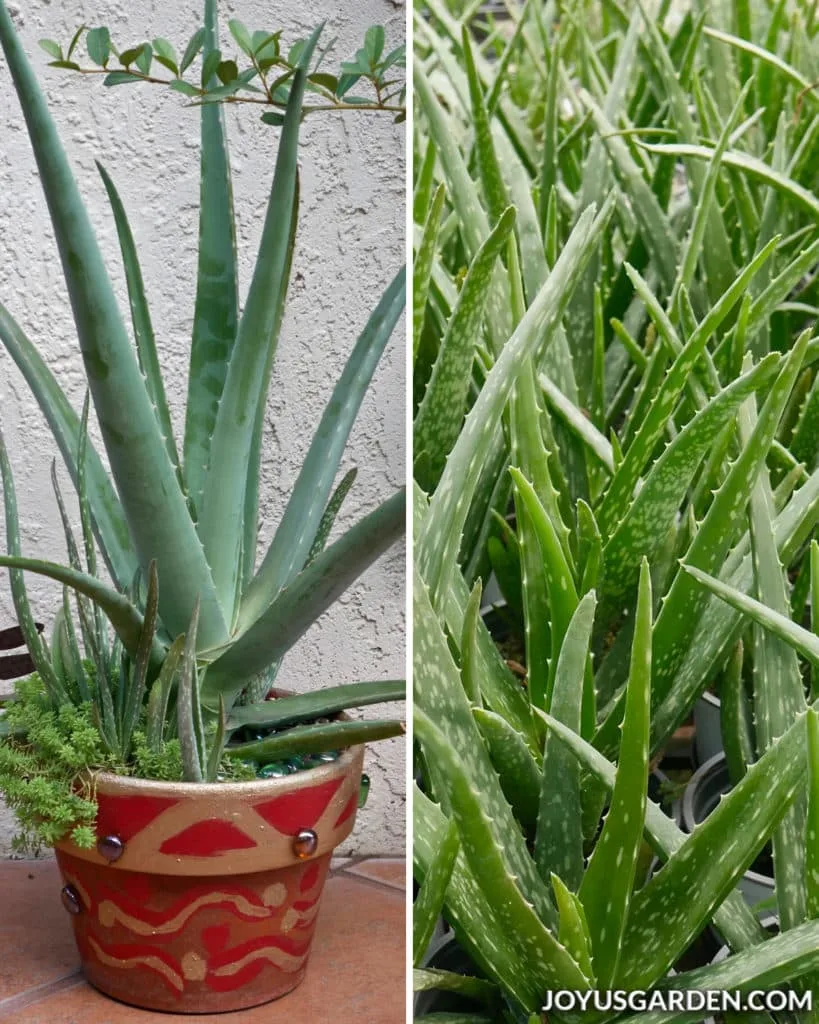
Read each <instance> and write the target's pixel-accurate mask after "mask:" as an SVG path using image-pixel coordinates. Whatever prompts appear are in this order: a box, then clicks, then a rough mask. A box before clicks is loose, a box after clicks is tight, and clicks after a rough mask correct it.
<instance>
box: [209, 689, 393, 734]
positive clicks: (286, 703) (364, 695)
mask: <svg viewBox="0 0 819 1024" xmlns="http://www.w3.org/2000/svg"><path fill="white" fill-rule="evenodd" d="M406 692H407V684H406V682H405V681H404V680H403V679H385V680H383V681H379V682H374V683H347V684H345V685H344V686H330V687H327V689H325V690H317V691H316V692H314V693H299V694H294V695H293V696H285V697H276V698H275V700H265V701H262V703H261V704H243V705H242V706H241V707H235V708H234V709H233V710H232V711H231V713H230V717H229V718H228V728H229V729H238V728H240V727H241V726H243V725H257V726H264V727H274V728H277V729H278V728H281V727H283V726H287V725H294V724H295V723H297V722H305V721H311V720H312V719H316V718H327V717H329V716H330V715H336V714H338V712H339V711H346V710H347V708H363V707H365V706H366V705H368V704H380V703H382V702H383V701H390V700H403V699H404V698H405V696H406Z"/></svg>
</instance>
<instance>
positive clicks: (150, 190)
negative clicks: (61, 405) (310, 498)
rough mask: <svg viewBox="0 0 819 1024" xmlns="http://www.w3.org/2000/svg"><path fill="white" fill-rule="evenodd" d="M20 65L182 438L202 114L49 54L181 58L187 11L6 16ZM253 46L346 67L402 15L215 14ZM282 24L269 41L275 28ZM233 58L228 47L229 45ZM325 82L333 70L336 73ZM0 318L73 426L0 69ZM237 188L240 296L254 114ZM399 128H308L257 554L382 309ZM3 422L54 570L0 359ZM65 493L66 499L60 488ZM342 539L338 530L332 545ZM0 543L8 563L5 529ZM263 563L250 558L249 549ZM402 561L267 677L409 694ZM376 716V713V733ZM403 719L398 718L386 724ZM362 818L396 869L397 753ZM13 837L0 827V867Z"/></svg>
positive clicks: (18, 6)
mask: <svg viewBox="0 0 819 1024" xmlns="http://www.w3.org/2000/svg"><path fill="white" fill-rule="evenodd" d="M10 8H11V11H12V15H13V16H14V18H15V21H16V24H17V27H18V30H19V31H20V33H21V35H22V38H23V40H24V44H25V47H26V50H27V52H28V53H29V55H30V57H31V58H32V59H33V61H34V64H35V66H36V68H37V70H38V73H39V75H40V80H41V82H43V83H44V84H45V87H46V90H47V95H48V98H49V100H50V102H51V109H52V111H53V114H54V116H55V118H56V120H57V123H58V126H59V128H60V131H61V135H62V138H63V142H64V144H65V145H66V147H67V149H68V153H69V156H70V159H71V161H72V164H73V167H74V169H75V173H76V174H77V177H78V179H79V182H80V187H81V190H82V192H83V194H84V196H85V197H86V199H87V203H88V205H89V208H90V212H91V217H92V220H93V222H94V225H95V227H96V228H97V230H98V234H99V238H100V240H101V244H102V247H103V250H104V253H105V256H106V259H107V261H108V264H109V267H110V268H111V271H112V274H113V277H114V280H115V283H116V286H117V292H118V295H119V297H120V300H121V303H122V308H123V310H127V302H126V300H125V294H126V293H125V287H124V279H123V275H122V273H121V270H120V264H119V255H118V247H117V242H116V235H115V231H114V226H113V220H112V217H111V216H110V213H109V210H108V207H107V201H106V197H105V193H104V189H103V186H102V183H101V180H100V178H99V176H98V174H97V171H96V169H95V166H94V160H95V159H99V160H100V161H101V162H102V163H103V164H104V165H105V167H106V168H107V170H108V171H109V173H110V174H111V176H112V177H113V179H114V181H115V183H116V185H117V187H118V189H119V191H120V193H121V196H122V199H123V202H124V204H125V207H126V209H127V211H128V213H129V216H130V218H131V225H132V228H133V230H134V233H135V236H136V240H137V245H138V249H139V252H140V254H141V259H142V269H143V274H144V276H145V280H146V287H147V292H148V296H149V300H150V302H151V306H152V315H153V320H154V327H155V330H156V333H157V337H158V343H159V346H160V359H161V362H162V368H163V371H164V375H165V380H166V387H167V390H168V392H169V397H170V400H171V403H172V406H173V408H172V414H173V417H174V424H175V427H176V433H177V437H179V438H181V436H182V415H183V406H184V396H185V390H186V377H187V357H188V345H189V336H190V326H191V317H192V309H193V297H194V282H195V250H196V242H197V216H198V180H199V166H198V149H197V146H198V133H199V118H198V112H197V111H195V110H192V109H187V108H185V107H184V105H183V101H182V98H181V97H178V96H175V95H173V94H171V93H168V92H166V91H165V90H163V89H160V88H156V87H154V88H149V87H145V86H122V87H120V88H114V89H104V88H103V87H102V85H101V82H100V81H99V80H91V79H82V78H80V76H78V75H74V74H71V73H69V72H65V71H60V70H57V69H54V68H48V67H47V66H46V65H47V61H48V59H49V58H48V57H47V56H46V54H45V53H44V52H43V51H42V50H41V49H40V48H39V46H38V45H37V40H38V39H39V38H41V37H43V36H46V37H50V38H53V39H57V40H59V41H60V42H61V43H63V44H65V43H67V41H68V40H69V39H70V37H71V35H72V32H73V30H74V29H75V28H76V27H77V26H78V25H79V24H81V23H82V22H85V23H87V24H91V25H94V24H104V25H108V26H109V27H110V29H111V31H112V34H113V36H114V39H115V41H116V42H117V43H119V44H120V45H131V44H132V43H136V42H138V41H141V40H143V39H145V38H152V37H153V36H155V35H161V36H165V37H166V38H168V39H170V40H171V41H172V42H173V43H174V44H176V45H177V48H178V51H179V52H181V50H182V49H184V45H185V42H186V41H187V39H188V38H189V37H190V35H191V34H192V32H193V30H194V28H195V27H196V26H197V25H198V24H199V23H200V21H201V16H202V15H201V8H202V5H201V4H200V3H197V2H191V0H185V2H183V3H170V4H169V3H161V2H159V0H129V2H127V3H126V2H124V0H116V2H112V0H96V2H91V0H87V2H82V0H67V2H64V3H60V4H55V3H51V2H50V0H25V2H24V3H23V2H19V0H11V3H10ZM234 16H235V17H238V18H240V19H241V20H243V21H244V22H245V24H247V25H248V27H249V28H250V29H251V30H254V29H257V28H265V29H267V28H270V29H271V31H272V30H277V29H279V28H284V29H285V36H284V38H285V40H287V39H290V40H293V39H295V38H298V37H299V36H303V35H304V34H306V31H307V30H309V29H311V28H312V27H313V26H314V25H315V24H316V23H318V22H319V21H320V20H322V19H327V21H328V29H327V31H328V33H330V34H331V35H333V36H337V37H338V42H337V45H336V51H335V53H336V56H337V57H338V60H341V59H346V58H348V57H352V55H353V54H354V52H355V50H356V48H357V47H358V46H360V45H361V41H362V39H363V35H364V31H365V29H366V27H367V26H368V25H370V24H373V23H383V24H385V25H386V26H387V43H388V47H389V46H391V45H397V44H398V42H400V40H402V39H403V36H404V20H405V10H404V6H403V2H401V0H356V2H355V3H348V4H343V5H339V4H337V3H334V2H332V0H280V2H279V3H276V4H275V5H271V4H269V3H265V2H262V0H229V2H223V3H222V4H220V17H221V21H222V26H223V31H222V39H223V43H224V44H225V45H224V48H225V50H227V49H228V47H229V48H230V52H231V53H233V52H234V51H235V46H234V45H233V41H232V39H229V37H228V33H227V21H228V19H229V18H230V17H234ZM274 22H275V23H274ZM228 40H229V41H228ZM336 67H337V64H336ZM0 98H2V99H1V100H0V111H2V113H0V301H2V302H3V303H4V304H5V305H6V306H7V307H8V308H9V309H10V310H11V312H12V313H13V315H14V316H15V317H16V318H17V320H18V322H19V323H20V324H21V325H22V327H23V329H24V330H25V331H26V332H27V333H28V335H29V337H30V338H31V339H32V340H33V341H34V342H35V343H36V344H37V346H38V347H39V349H40V351H41V353H42V354H43V356H44V358H45V359H46V361H47V362H48V364H49V365H50V367H51V368H52V370H53V371H54V372H55V373H56V374H57V376H58V379H59V380H60V381H61V383H62V385H63V387H64V389H65V390H66V392H67V394H68V396H69V399H70V400H71V401H72V403H73V404H74V405H75V407H76V408H77V409H79V408H80V407H81V404H82V400H83V394H84V379H83V375H82V363H81V359H80V355H79V349H78V345H77V342H76V337H75V333H74V326H73V322H72V320H71V315H70V309H69V305H68V300H67V295H66V292H65V288H64V285H63V281H62V277H61V272H60V266H59V261H58V257H57V251H56V246H55V244H54V240H53V235H52V232H51V229H50V225H49V221H48V217H47V211H46V205H45V201H44V198H43V195H42V192H41V190H40V187H39V182H38V179H37V175H36V169H35V164H34V159H33V157H32V154H31V150H30V146H29V142H28V137H27V135H26V132H25V129H24V126H23V121H22V116H21V113H20V110H19V107H18V104H17V100H16V97H15V95H14V92H13V88H12V85H11V81H10V78H9V75H8V73H7V70H6V68H5V65H4V62H3V60H2V57H1V56H0ZM227 113H228V124H229V133H230V144H231V152H232V157H233V187H234V196H235V204H236V215H237V225H238V228H237V229H238V244H239V253H240V277H241V286H242V294H243V295H244V293H245V290H246V288H247V284H248V281H249V278H250V273H251V268H252V264H253V260H254V258H255V253H256V250H257V246H258V240H259V236H260V232H261V224H262V218H263V213H264V208H265V202H266V197H267V190H268V189H269V184H270V180H271V177H272V170H273V161H274V157H275V150H276V144H277V138H278V133H277V131H276V130H275V129H271V128H270V127H268V126H265V125H262V124H260V123H259V121H258V116H257V111H256V110H254V108H252V107H249V106H243V107H239V108H233V109H230V110H228V112H227ZM403 135H404V129H403V127H401V126H395V125H393V124H392V121H391V119H390V118H389V117H388V116H385V115H378V114H354V115H351V114H346V115H340V114H332V115H328V116H326V117H324V119H323V120H319V119H318V116H315V117H314V118H310V119H308V121H307V123H306V124H305V128H304V133H303V145H302V150H301V219H300V232H299V239H298V249H297V254H296V258H295V261H294V266H293V282H292V285H291V289H290V296H289V302H288V309H287V314H286V317H285V321H284V325H283V330H282V335H281V341H280V345H279V351H278V356H277V363H276V367H275V369H274V375H273V381H272V387H271V395H270V400H269V407H268V417H267V424H266V431H265V438H264V449H263V474H262V485H261V486H262V520H263V525H262V530H261V538H260V540H261V544H262V545H265V543H266V541H268V540H269V538H270V536H271V534H272V532H273V530H274V528H275V525H276V523H277V521H278V519H279V516H280V514H281V511H282V509H283V503H284V501H285V499H286V496H287V495H288V494H289V490H290V487H291V485H292V483H293V481H294V480H295V476H296V473H297V471H298V468H299V466H300V464H301V460H302V458H303V456H304V454H305V452H306V450H307V446H308V444H309V441H310V438H311V435H312V431H313V428H314V426H315V424H316V423H317V421H318V418H319V416H320V415H321V411H322V409H323V407H324V403H325V401H326V399H327V397H328V396H329V393H330V391H331V389H332V386H333V384H334V382H335V380H336V378H337V376H338V375H339V373H340V372H341V369H342V367H343V365H344V362H345V359H346V357H347V354H348V353H349V351H350V348H351V347H352V345H353V343H354V341H355V338H356V337H357V334H358V332H359V330H360V329H361V328H362V327H363V325H364V323H365V322H366V319H367V317H368V315H369V311H370V310H371V309H372V307H373V306H374V304H375V302H376V301H377V298H378V296H379V295H380V294H381V292H382V291H383V289H384V287H385V286H386V285H387V283H388V282H389V281H390V279H391V278H392V276H393V274H394V273H395V271H396V270H397V269H398V267H399V266H400V265H401V262H402V261H403V258H404V165H403V160H404V140H403ZM403 337H404V331H403V326H402V327H400V328H399V330H397V331H396V333H395V335H394V337H393V340H392V342H391V344H390V346H389V348H388V350H387V353H386V354H385V356H384V358H383V360H382V362H381V365H380V367H379V369H378V371H377V373H376V377H375V380H374V383H373V386H372V388H371V391H370V393H369V395H368V397H367V398H366V400H365V403H364V406H363V408H362V410H361V413H360V415H359V419H358V421H357V424H356V426H355V428H354V433H353V437H352V440H351V445H350V447H349V450H348V453H347V455H346V457H345V459H344V462H343V467H342V468H343V469H347V468H349V467H351V466H357V467H358V479H357V482H356V485H355V487H354V489H353V491H352V493H351V495H350V497H349V498H348V499H347V503H346V506H345V509H344V512H343V515H342V516H341V517H340V525H341V526H344V525H349V524H351V523H352V522H353V521H354V520H355V519H356V518H357V517H359V516H360V515H362V514H364V513H365V512H367V511H369V510H370V509H372V508H373V507H375V505H376V504H377V502H378V501H380V500H382V499H383V498H385V497H387V496H388V495H389V494H390V493H391V492H392V491H393V490H394V489H395V488H396V487H398V486H400V485H401V484H402V483H403V481H404V475H405V460H404V341H403ZM0 423H2V428H3V430H4V432H5V436H6V440H7V443H8V446H9V449H10V452H11V456H12V462H13V468H14V472H15V478H16V483H17V492H18V500H19V505H20V513H21V518H22V523H23V530H22V534H23V546H24V551H25V553H26V554H29V555H36V556H39V557H44V558H49V559H54V560H60V561H64V560H65V554H64V543H63V539H62V531H61V528H60V525H59V519H58V515H57V510H56V506H55V502H54V500H53V496H52V492H51V485H50V480H49V470H50V463H51V459H52V457H53V455H54V454H55V453H56V447H55V445H54V443H53V441H52V439H51V436H50V434H49V431H48V428H47V426H46V423H45V421H44V419H43V417H42V416H41V415H40V412H39V409H38V407H37V405H36V404H35V402H34V401H33V399H32V398H31V396H30V394H29V392H28V389H27V386H26V384H25V382H24V381H23V379H22V377H21V376H20V375H19V373H18V372H17V369H16V367H15V366H14V364H13V363H12V360H11V359H10V358H9V357H8V356H7V355H6V353H5V351H3V350H0ZM63 480H64V488H63V489H64V491H70V485H69V483H68V481H67V478H66V477H65V475H63ZM337 529H338V527H337ZM0 543H2V544H3V545H5V538H4V535H3V526H2V523H1V522H0ZM263 549H264V548H263V547H262V548H261V550H263ZM404 570H405V555H404V549H403V545H399V546H396V547H395V548H393V550H392V551H391V552H390V553H389V554H388V555H387V556H385V557H384V558H382V559H381V561H380V562H378V563H377V564H376V565H375V566H374V567H373V568H371V569H370V570H369V571H368V572H367V574H366V575H365V576H364V577H362V579H361V580H360V581H359V582H358V584H357V585H356V586H355V587H354V588H353V589H351V590H350V591H348V593H347V595H345V597H344V598H343V599H342V600H341V601H340V602H339V604H338V606H337V607H335V608H334V609H333V610H332V611H331V612H330V613H328V614H327V615H326V616H325V617H324V618H323V619H322V620H321V621H320V622H319V623H318V624H317V625H316V626H314V627H313V628H312V629H311V630H310V631H309V633H308V634H307V635H306V636H305V637H304V638H303V640H302V641H301V642H300V643H299V645H298V647H297V648H294V649H293V651H292V652H291V653H290V654H289V655H288V657H287V659H286V661H285V663H284V665H283V668H282V671H281V673H280V676H279V680H280V684H281V685H282V686H286V687H291V688H293V689H296V690H301V689H309V688H311V687H315V686H317V685H321V684H325V685H326V684H329V683H337V682H350V681H354V680H359V679H379V678H400V677H403V675H404V633H405V622H404V575H405V572H404ZM30 584H31V585H30V592H31V595H32V598H33V600H34V605H35V613H36V614H37V615H38V616H40V617H42V618H43V619H44V621H46V622H49V623H50V621H51V617H52V614H53V612H52V609H53V608H54V607H55V599H59V594H60V590H59V587H57V586H55V585H53V584H51V583H48V582H42V581H38V580H34V579H32V580H31V581H30ZM12 621H13V607H12V603H11V597H10V592H9V588H8V581H7V579H6V578H2V579H0V625H5V624H8V623H10V622H12ZM383 710H384V709H383V708H374V709H370V711H369V713H370V714H371V715H372V716H375V717H378V716H379V715H380V714H382V713H383ZM391 710H399V709H397V708H396V709H391ZM367 770H368V771H369V774H370V776H371V778H372V788H371V795H370V801H369V804H368V806H367V808H366V810H365V811H364V812H362V813H361V814H360V816H359V821H358V825H357V827H356V830H355V832H354V833H353V835H352V836H351V837H350V839H349V840H348V842H347V844H346V846H345V847H344V849H343V850H342V851H340V852H345V853H400V852H403V840H404V789H405V787H404V743H403V740H394V741H389V742H385V743H380V744H378V745H376V746H375V747H374V748H372V749H371V750H370V752H369V754H368V769H367ZM11 827H12V826H11V822H10V819H9V816H8V814H7V813H5V816H0V855H3V854H5V853H7V852H8V846H7V843H8V839H9V835H10V831H11Z"/></svg>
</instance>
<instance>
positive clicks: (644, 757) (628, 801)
mask: <svg viewBox="0 0 819 1024" xmlns="http://www.w3.org/2000/svg"><path fill="white" fill-rule="evenodd" d="M650 714H651V577H650V575H649V568H648V562H647V561H646V560H645V559H643V563H642V566H641V568H640V586H639V590H638V595H637V609H636V612H635V621H634V640H633V642H632V645H631V667H630V670H629V679H628V685H627V689H626V712H625V718H624V720H623V737H622V741H621V743H620V756H619V760H618V766H617V778H616V780H615V783H614V789H613V790H612V794H611V805H610V807H609V812H608V814H607V816H606V819H605V821H604V823H603V830H602V832H601V833H600V837H599V838H598V840H597V843H596V844H595V847H594V850H593V851H592V854H591V856H590V857H589V862H588V865H587V867H586V872H585V874H584V875H583V882H582V884H581V886H580V889H579V891H578V896H579V898H580V902H581V903H582V904H583V909H584V911H585V913H586V920H587V922H588V925H589V934H590V935H591V944H592V951H593V956H594V973H595V976H596V978H597V983H598V985H599V987H600V988H602V989H606V988H612V987H614V985H615V981H616V980H617V979H618V978H619V975H618V969H619V965H620V948H621V942H622V939H623V935H624V934H625V930H626V922H627V921H628V920H629V906H630V904H631V890H632V886H633V885H634V878H635V875H636V871H637V860H638V857H639V855H640V845H641V840H642V837H643V823H644V821H645V808H646V779H647V778H648V740H649V717H650ZM618 987H619V983H618Z"/></svg>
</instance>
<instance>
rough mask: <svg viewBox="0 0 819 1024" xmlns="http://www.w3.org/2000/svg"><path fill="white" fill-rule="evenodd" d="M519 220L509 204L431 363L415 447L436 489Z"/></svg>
mask: <svg viewBox="0 0 819 1024" xmlns="http://www.w3.org/2000/svg"><path fill="white" fill-rule="evenodd" d="M514 224H515V210H514V208H513V207H509V208H508V209H507V210H506V211H505V212H504V213H503V215H502V216H501V217H500V219H499V221H498V223H497V224H496V226H495V227H494V229H493V230H492V231H491V232H490V234H489V235H488V236H487V238H486V241H485V242H484V243H483V245H482V246H481V248H480V249H479V250H478V252H477V253H476V255H475V258H474V260H473V261H472V263H471V265H470V268H469V272H468V274H467V276H466V279H465V281H464V283H463V286H462V288H461V291H460V294H459V295H458V302H457V304H456V306H455V309H454V310H453V311H452V316H451V317H450V320H449V323H448V324H447V328H446V331H445V333H444V336H443V338H442V339H441V344H440V347H439V349H438V355H437V357H436V359H435V363H434V365H433V367H432V375H431V377H430V379H429V383H428V384H427V388H426V391H425V392H424V397H423V399H422V400H421V405H420V406H419V408H418V413H417V414H416V417H415V422H414V424H413V450H414V452H415V454H416V455H420V454H422V453H424V454H426V457H427V464H428V469H427V472H426V474H425V477H426V479H422V480H420V481H419V482H420V483H421V485H422V486H423V487H425V489H426V490H428V491H430V492H431V491H432V490H434V488H435V485H436V484H437V482H438V480H439V479H440V476H441V472H442V470H443V467H444V463H445V462H446V458H447V456H448V455H449V452H450V451H451V450H452V446H453V445H454V443H455V441H456V439H457V437H458V431H459V429H460V426H461V423H462V421H463V417H464V414H465V412H466V405H467V399H468V396H469V388H470V381H471V372H470V371H471V368H472V361H473V359H474V357H475V344H476V342H477V340H478V338H479V336H480V328H481V322H482V320H483V316H484V310H485V308H486V302H487V299H488V297H489V291H490V283H491V280H492V274H493V271H494V269H495V265H496V263H497V260H498V257H499V256H500V254H501V252H502V251H503V249H504V247H505V245H506V240H507V238H508V237H509V234H510V232H511V231H512V228H513V227H514Z"/></svg>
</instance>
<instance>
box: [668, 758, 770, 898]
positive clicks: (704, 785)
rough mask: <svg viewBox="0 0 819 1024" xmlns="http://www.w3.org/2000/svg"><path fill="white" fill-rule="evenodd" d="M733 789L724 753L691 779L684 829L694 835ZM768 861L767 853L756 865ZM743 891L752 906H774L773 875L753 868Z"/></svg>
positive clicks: (684, 805) (744, 880) (684, 807)
mask: <svg viewBox="0 0 819 1024" xmlns="http://www.w3.org/2000/svg"><path fill="white" fill-rule="evenodd" d="M730 789H731V778H730V775H729V774H728V762H727V761H726V759H725V754H723V753H720V754H717V755H716V756H714V757H712V758H709V759H708V760H707V761H706V762H705V763H704V764H703V765H701V766H700V767H699V768H698V769H697V770H696V772H694V774H693V775H692V776H691V781H690V782H689V783H688V786H687V787H686V790H685V794H684V795H683V801H682V816H683V828H684V829H685V830H686V832H692V831H693V830H694V826H695V825H698V824H699V823H700V822H701V821H705V819H706V818H707V817H708V815H709V814H710V813H711V811H713V809H714V808H715V807H716V806H717V804H718V803H719V798H720V797H721V796H723V795H724V794H725V793H728V792H729V791H730ZM765 860H766V858H765V855H764V852H763V854H761V855H760V856H759V857H758V858H757V859H756V861H754V865H756V866H757V867H759V866H761V863H764V862H765ZM739 889H740V891H741V892H742V894H743V896H744V897H745V901H746V902H747V903H748V904H749V905H750V906H751V907H752V908H755V907H757V906H759V904H760V903H766V904H770V901H771V898H772V897H773V895H774V891H775V889H774V880H773V877H772V876H771V875H770V874H769V873H764V872H762V871H760V870H754V869H753V867H751V868H749V869H748V870H747V871H746V872H745V874H744V875H743V876H742V878H741V879H740V882H739Z"/></svg>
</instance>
